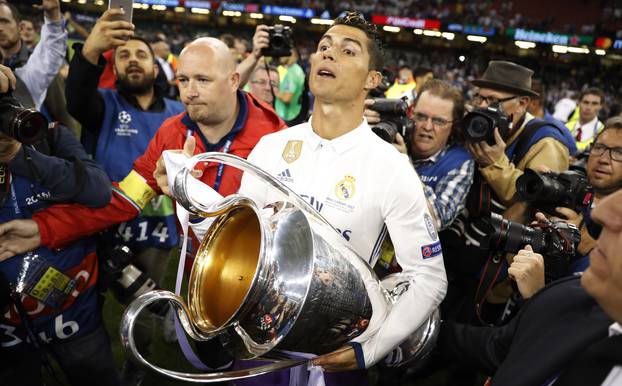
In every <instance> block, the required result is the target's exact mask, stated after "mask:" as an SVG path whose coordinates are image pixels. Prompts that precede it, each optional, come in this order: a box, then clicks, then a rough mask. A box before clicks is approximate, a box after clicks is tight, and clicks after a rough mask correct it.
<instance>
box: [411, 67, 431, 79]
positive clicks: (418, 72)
mask: <svg viewBox="0 0 622 386" xmlns="http://www.w3.org/2000/svg"><path fill="white" fill-rule="evenodd" d="M431 72H432V73H433V72H434V71H432V69H431V68H430V67H417V69H416V70H415V71H414V72H413V78H415V79H417V78H418V77H420V76H424V75H426V74H429V73H431Z"/></svg>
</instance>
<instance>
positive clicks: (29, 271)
mask: <svg viewBox="0 0 622 386" xmlns="http://www.w3.org/2000/svg"><path fill="white" fill-rule="evenodd" d="M75 286H76V281H75V280H73V279H72V278H70V277H69V276H67V275H65V274H64V273H63V272H61V271H59V270H58V269H56V268H55V267H54V266H52V265H51V264H49V263H48V262H47V260H45V258H43V257H42V256H40V255H38V254H34V253H28V254H27V255H26V256H25V257H24V259H23V262H22V266H21V269H20V272H19V274H18V276H17V282H16V285H15V290H16V291H17V292H18V293H24V294H27V295H30V296H31V297H33V298H35V299H37V300H38V301H40V302H41V303H43V304H45V305H46V306H47V307H50V308H53V309H58V308H61V307H62V305H63V304H64V303H65V300H66V299H67V296H69V294H71V292H72V291H73V289H74V288H75Z"/></svg>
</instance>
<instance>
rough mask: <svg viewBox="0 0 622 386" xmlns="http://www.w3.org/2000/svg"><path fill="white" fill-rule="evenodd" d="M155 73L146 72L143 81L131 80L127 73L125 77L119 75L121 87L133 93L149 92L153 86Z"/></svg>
mask: <svg viewBox="0 0 622 386" xmlns="http://www.w3.org/2000/svg"><path fill="white" fill-rule="evenodd" d="M154 80H155V79H154V76H153V74H147V73H145V75H144V77H143V79H142V80H141V81H131V80H130V79H129V77H128V75H127V74H125V75H124V76H123V77H119V85H120V87H121V89H123V90H124V91H126V92H128V93H129V94H132V95H144V94H147V93H148V92H149V91H150V90H151V89H152V88H153V84H154V83H155V82H154Z"/></svg>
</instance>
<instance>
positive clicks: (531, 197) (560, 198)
mask: <svg viewBox="0 0 622 386" xmlns="http://www.w3.org/2000/svg"><path fill="white" fill-rule="evenodd" d="M516 192H517V193H518V197H519V198H520V199H521V200H522V201H526V202H538V203H541V204H545V205H546V204H555V203H563V202H564V200H565V197H566V187H564V185H563V184H562V183H560V182H559V181H557V180H555V179H553V178H551V177H549V176H547V175H546V174H539V173H537V172H535V171H533V170H531V169H526V170H525V172H524V173H523V175H522V176H520V177H519V178H518V179H517V180H516Z"/></svg>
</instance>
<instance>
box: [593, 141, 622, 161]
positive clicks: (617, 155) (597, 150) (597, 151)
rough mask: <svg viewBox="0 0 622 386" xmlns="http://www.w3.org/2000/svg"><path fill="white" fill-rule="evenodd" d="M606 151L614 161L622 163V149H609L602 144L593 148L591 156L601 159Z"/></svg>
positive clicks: (597, 144) (596, 144)
mask: <svg viewBox="0 0 622 386" xmlns="http://www.w3.org/2000/svg"><path fill="white" fill-rule="evenodd" d="M606 151H609V156H610V157H611V159H612V160H614V161H618V162H622V147H609V146H607V145H603V144H602V143H595V144H594V146H592V150H590V154H594V155H595V156H599V157H600V156H601V155H603V154H604V153H605V152H606Z"/></svg>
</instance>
